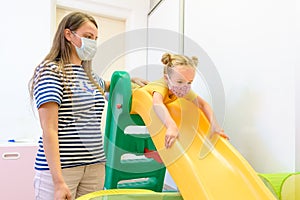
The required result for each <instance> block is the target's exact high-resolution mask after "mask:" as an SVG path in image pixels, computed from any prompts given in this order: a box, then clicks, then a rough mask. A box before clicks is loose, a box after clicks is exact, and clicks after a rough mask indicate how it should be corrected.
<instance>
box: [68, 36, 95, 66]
mask: <svg viewBox="0 0 300 200" xmlns="http://www.w3.org/2000/svg"><path fill="white" fill-rule="evenodd" d="M73 34H74V35H75V36H77V37H79V38H80V39H81V47H77V46H76V45H74V46H75V48H76V52H77V55H78V57H79V58H80V60H85V61H88V60H92V59H93V58H94V56H95V54H96V52H97V41H96V40H92V39H88V38H85V37H80V36H79V35H77V34H76V33H75V32H73Z"/></svg>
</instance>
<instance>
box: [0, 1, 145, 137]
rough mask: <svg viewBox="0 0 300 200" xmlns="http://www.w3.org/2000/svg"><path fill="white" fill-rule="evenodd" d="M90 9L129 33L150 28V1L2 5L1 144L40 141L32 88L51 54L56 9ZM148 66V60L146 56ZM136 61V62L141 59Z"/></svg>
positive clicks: (0, 55) (18, 3) (14, 2)
mask: <svg viewBox="0 0 300 200" xmlns="http://www.w3.org/2000/svg"><path fill="white" fill-rule="evenodd" d="M56 5H58V6H60V7H67V8H73V9H74V10H88V11H90V12H93V13H95V14H99V15H103V16H111V17H114V18H116V19H121V20H125V21H126V30H127V31H129V30H134V29H138V28H145V27H146V26H147V13H148V10H149V1H148V0H143V1H141V0H126V1H122V0H112V1H105V0H86V1H79V0H72V1H71V0H43V1H40V0H27V1H22V0H11V1H6V2H5V4H3V5H2V6H1V7H0V17H1V18H2V19H3V20H2V28H1V31H0V37H1V38H2V40H1V48H0V58H1V61H2V73H0V89H1V94H2V95H1V101H0V102H1V103H0V141H1V142H2V141H6V140H8V139H24V138H25V139H37V138H38V136H39V135H40V134H41V129H40V125H39V121H38V115H37V114H36V115H35V116H34V113H33V112H34V111H33V110H35V107H34V105H33V107H31V105H30V101H29V93H28V89H27V84H28V81H29V79H30V78H31V76H32V74H33V70H34V68H35V67H36V66H37V65H38V64H39V63H40V62H41V61H42V59H43V58H44V57H45V56H46V54H47V53H48V52H49V50H50V46H51V43H52V38H53V34H54V32H55V21H56V20H55V9H56ZM141 59H142V61H143V62H145V56H144V57H143V58H141ZM135 62H136V60H135Z"/></svg>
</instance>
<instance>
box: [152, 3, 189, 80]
mask: <svg viewBox="0 0 300 200" xmlns="http://www.w3.org/2000/svg"><path fill="white" fill-rule="evenodd" d="M181 2H182V1H181V0H164V1H161V2H160V3H159V4H158V6H156V8H155V10H154V11H152V12H151V13H150V14H149V16H148V29H149V30H148V38H147V40H148V44H147V46H148V49H147V70H146V78H147V80H150V81H153V80H157V79H159V78H161V77H162V76H163V64H162V63H161V58H162V55H163V54H164V53H166V52H168V53H180V52H182V50H183V46H182V36H183V32H182V18H181V17H182V16H181V10H182V7H181Z"/></svg>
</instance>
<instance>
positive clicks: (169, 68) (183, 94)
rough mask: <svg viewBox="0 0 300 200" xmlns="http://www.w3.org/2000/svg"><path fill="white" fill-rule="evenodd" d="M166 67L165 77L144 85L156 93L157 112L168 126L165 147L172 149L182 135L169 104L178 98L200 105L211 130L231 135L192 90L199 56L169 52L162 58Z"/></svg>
mask: <svg viewBox="0 0 300 200" xmlns="http://www.w3.org/2000/svg"><path fill="white" fill-rule="evenodd" d="M161 61H162V63H163V64H164V65H165V66H164V77H163V78H162V79H160V80H158V81H155V82H151V83H149V84H148V85H146V86H145V87H144V88H145V89H146V90H148V91H149V92H150V94H152V95H153V108H154V111H155V113H156V114H157V115H158V117H159V118H160V119H161V121H162V122H163V123H164V125H165V126H166V128H167V130H166V136H165V146H166V148H169V147H171V146H172V144H173V143H174V142H175V140H176V138H177V137H178V136H179V135H178V134H179V133H178V127H177V125H176V123H175V122H174V120H173V119H172V117H171V116H170V114H169V112H168V109H167V108H166V106H165V104H167V103H169V102H172V101H175V100H176V99H177V98H185V99H187V100H189V101H192V102H193V103H194V104H195V105H196V106H198V107H199V108H200V109H201V110H202V111H203V113H204V114H205V116H206V118H207V119H208V120H209V122H210V123H211V125H212V126H211V127H212V128H211V131H212V132H213V133H217V134H220V135H221V136H223V137H225V138H228V137H227V136H226V135H225V134H224V131H223V129H222V128H221V127H220V126H219V125H218V123H217V122H216V120H215V118H214V116H213V111H212V109H211V107H210V106H209V104H208V103H207V102H206V101H204V100H203V99H202V98H201V97H200V96H198V95H197V94H196V93H194V92H193V91H192V90H191V84H192V82H193V80H194V78H195V74H196V67H197V64H198V59H197V58H196V57H191V58H189V57H187V56H184V55H175V54H170V53H165V54H164V55H163V56H162V59H161Z"/></svg>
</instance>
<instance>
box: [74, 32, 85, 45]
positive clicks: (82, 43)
mask: <svg viewBox="0 0 300 200" xmlns="http://www.w3.org/2000/svg"><path fill="white" fill-rule="evenodd" d="M71 32H72V34H73V35H75V36H76V37H78V38H79V39H80V41H81V46H80V47H77V45H76V44H74V42H72V44H73V45H74V46H75V47H77V48H80V49H81V48H83V46H84V42H83V39H82V37H80V36H79V35H78V34H77V33H76V32H75V31H71Z"/></svg>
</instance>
